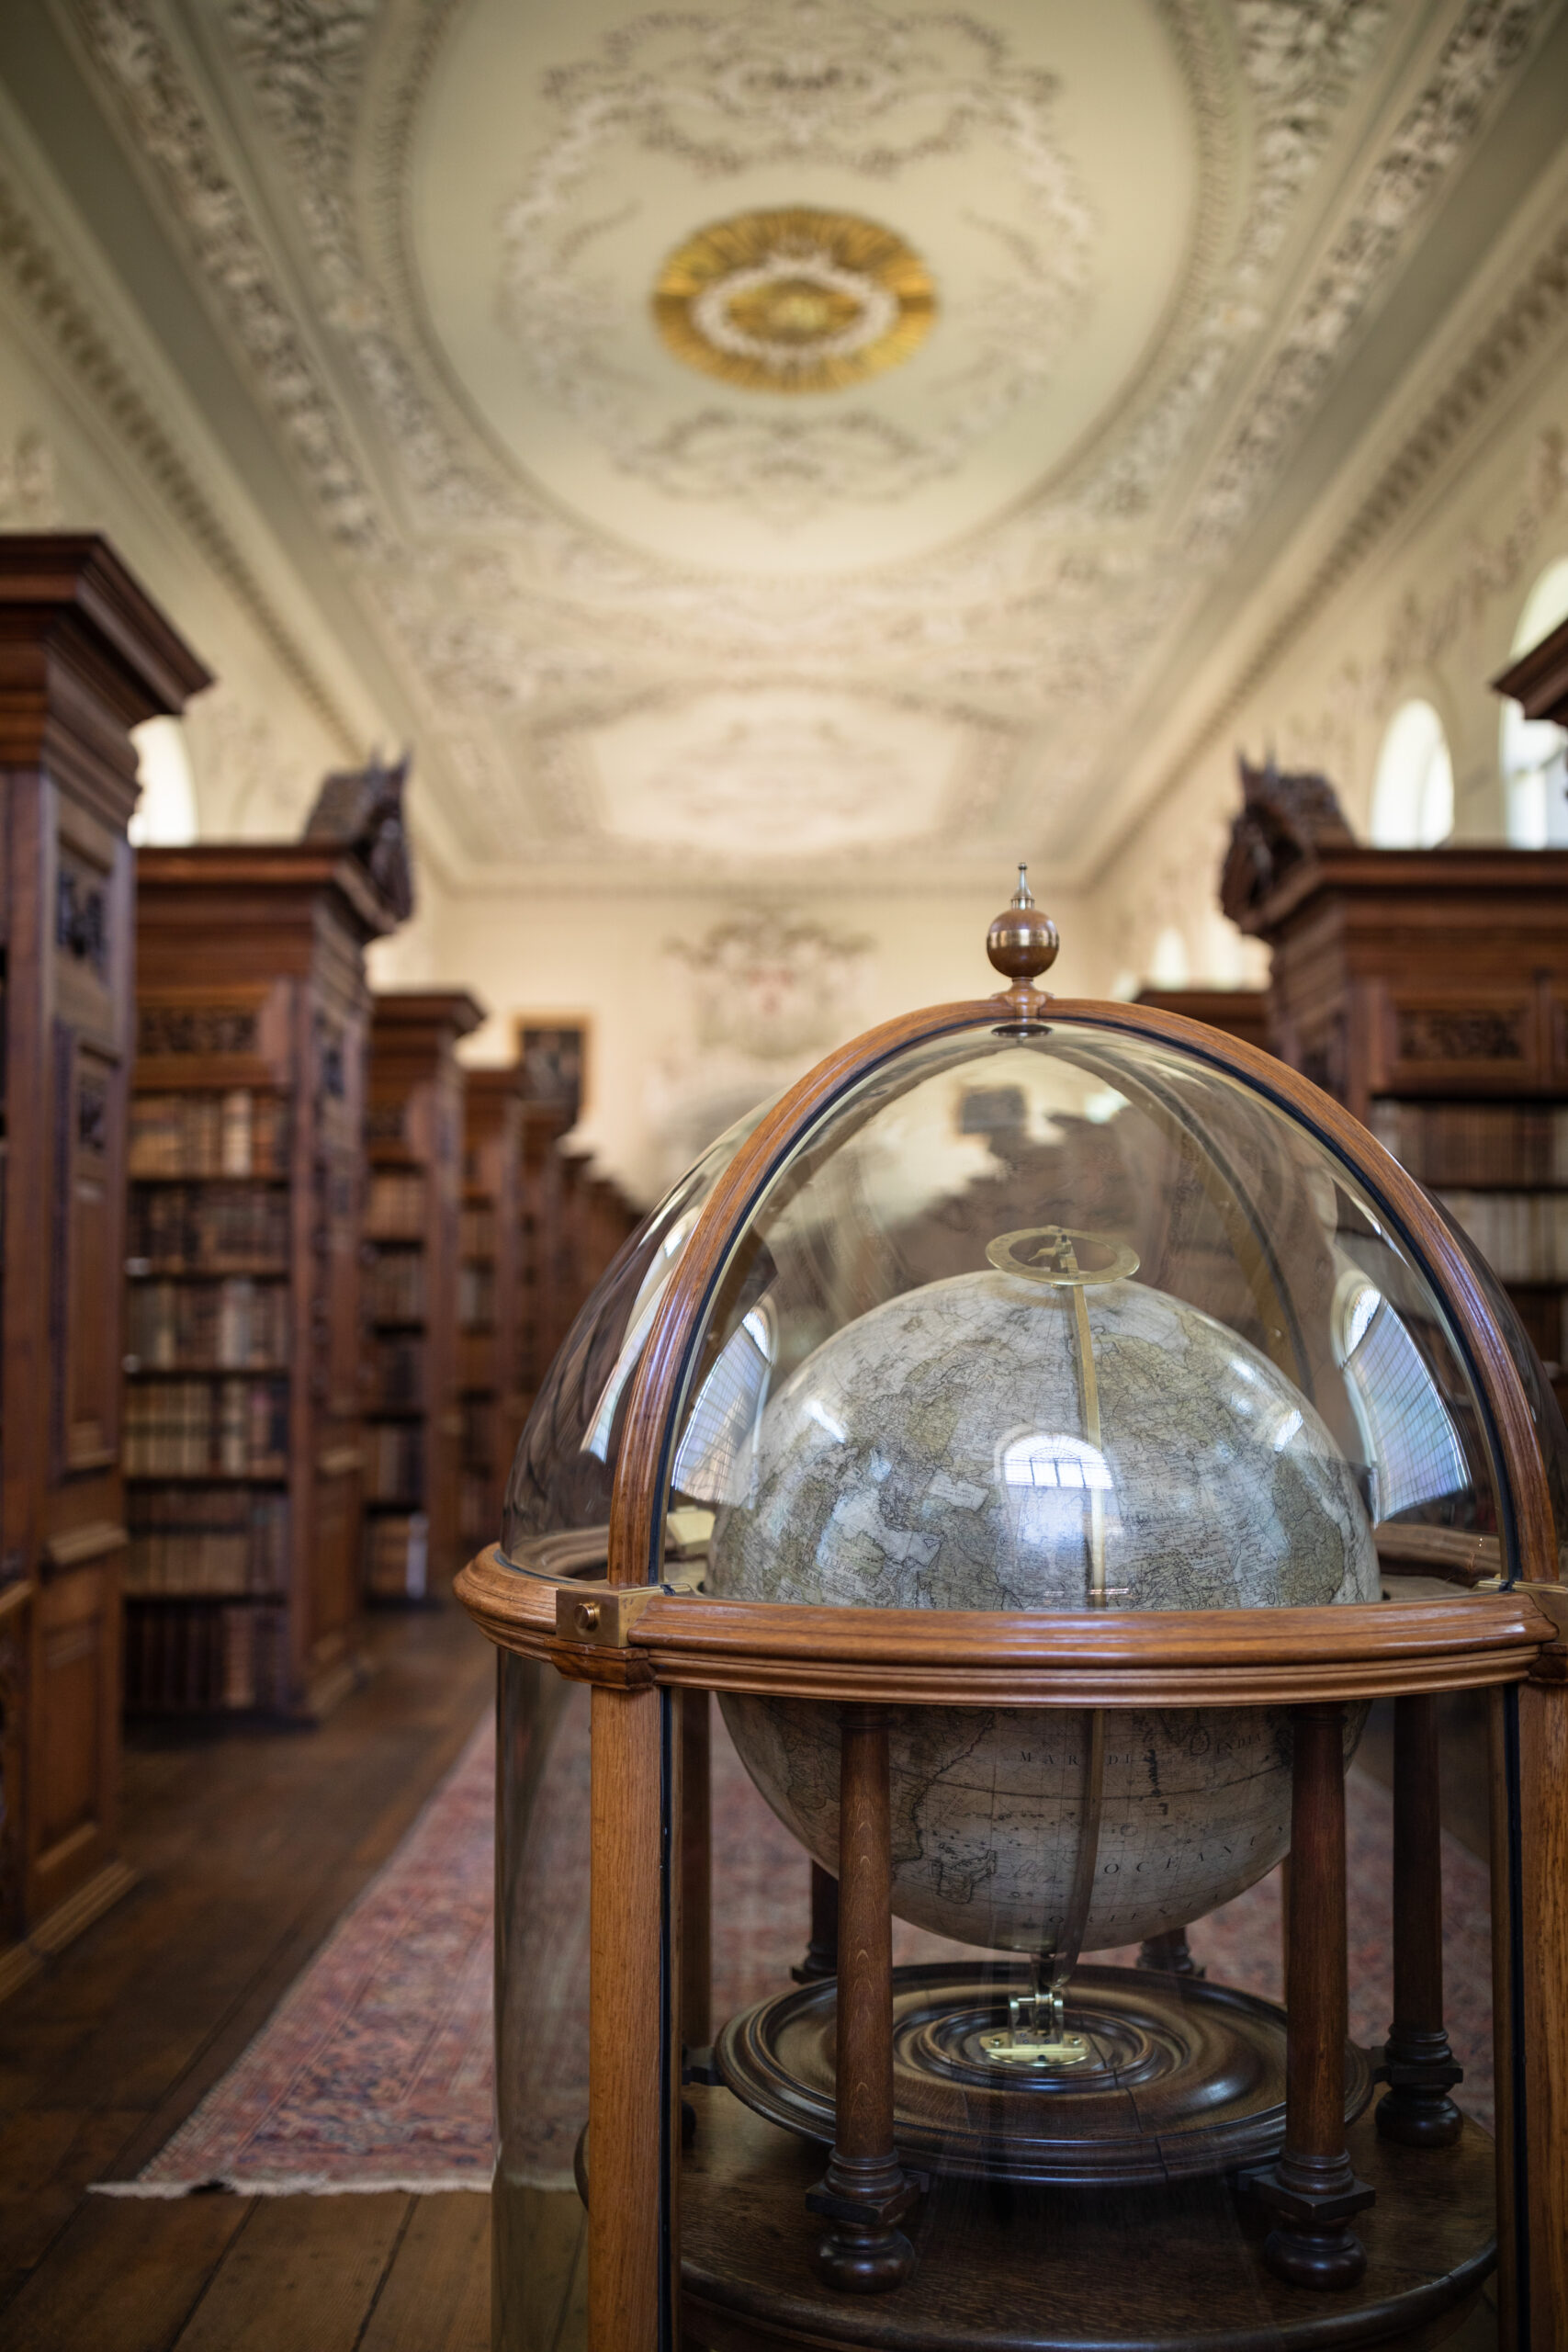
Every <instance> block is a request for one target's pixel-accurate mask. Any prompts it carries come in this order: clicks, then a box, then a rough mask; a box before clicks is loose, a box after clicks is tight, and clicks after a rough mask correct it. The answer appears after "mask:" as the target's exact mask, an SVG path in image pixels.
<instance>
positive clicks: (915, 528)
mask: <svg viewBox="0 0 1568 2352" xmlns="http://www.w3.org/2000/svg"><path fill="white" fill-rule="evenodd" d="M601 18H602V19H603V21H602V22H601ZM416 141H417V162H416V167H415V170H414V172H413V175H412V207H411V210H410V214H409V220H410V226H411V232H412V233H411V247H410V249H411V254H412V269H413V273H414V276H415V278H416V280H417V290H418V296H419V300H420V305H421V307H422V309H423V313H424V315H425V317H426V318H427V319H428V321H429V323H430V330H431V333H432V334H433V335H434V339H435V341H436V343H437V345H438V346H439V351H440V355H441V357H442V361H443V364H444V365H445V367H446V370H447V372H448V375H449V378H450V380H451V381H452V382H453V384H454V385H455V386H456V387H457V390H458V392H459V394H460V396H461V397H462V398H463V399H464V401H466V402H467V403H468V406H469V409H470V412H471V413H472V415H473V416H474V418H475V419H476V421H477V422H479V424H480V425H481V427H482V429H483V430H484V431H485V433H486V434H487V435H489V436H490V438H491V442H492V444H493V446H494V447H496V448H498V449H499V450H501V451H502V452H504V453H505V454H506V455H508V456H509V457H510V458H512V459H513V462H514V463H515V464H516V465H517V467H518V468H519V469H521V470H522V471H523V472H524V473H525V475H527V476H528V477H529V478H530V479H531V480H534V481H540V482H546V483H547V484H548V485H549V489H550V492H551V493H552V495H553V496H554V497H555V498H557V499H558V500H560V501H562V502H564V503H566V505H567V506H568V507H569V508H570V509H571V510H572V511H573V512H574V513H575V514H576V515H578V516H580V517H581V519H582V520H583V521H584V522H586V523H587V524H589V525H590V526H593V527H595V528H598V529H601V530H604V531H607V532H610V533H612V534H614V535H615V537H618V538H621V539H624V540H630V541H632V542H633V543H634V544H635V545H636V546H637V547H638V548H642V549H643V550H645V551H646V552H647V553H648V554H649V555H652V556H656V557H661V558H664V559H666V560H669V559H675V560H679V561H680V562H681V563H682V564H683V565H689V564H691V563H693V562H698V563H702V564H704V565H707V566H711V567H714V568H716V569H721V570H724V571H737V572H746V571H767V572H771V573H773V574H775V575H776V574H777V573H779V572H780V571H787V572H789V573H791V574H794V575H801V574H807V573H816V574H818V575H821V574H823V573H830V572H834V571H850V570H859V569H862V568H863V567H864V565H865V564H866V561H867V560H868V555H874V560H877V561H879V562H897V561H902V560H908V559H909V558H910V557H912V556H919V555H923V554H927V553H929V552H931V550H933V549H935V548H940V547H942V545H944V544H945V543H947V542H949V541H951V540H953V538H955V537H960V536H962V535H964V534H965V533H967V532H972V531H974V530H976V529H977V528H981V527H983V526H986V525H987V524H989V523H991V522H993V521H994V520H995V519H996V518H997V517H998V515H1000V514H1002V513H1003V512H1004V511H1005V510H1006V509H1007V508H1008V507H1010V506H1011V505H1013V504H1015V503H1018V502H1020V501H1021V500H1024V499H1026V498H1028V497H1030V496H1032V495H1033V494H1036V493H1037V492H1039V490H1040V489H1041V487H1042V486H1043V484H1044V483H1045V482H1047V481H1049V480H1050V478H1051V477H1052V475H1053V474H1054V473H1055V472H1056V471H1057V470H1058V469H1060V468H1061V467H1062V466H1063V465H1064V464H1065V463H1066V462H1067V461H1068V460H1069V459H1070V458H1072V457H1073V456H1074V455H1075V454H1076V453H1077V452H1078V451H1080V450H1081V449H1082V447H1084V446H1085V444H1086V442H1087V441H1089V440H1090V439H1092V438H1093V436H1094V435H1095V434H1096V433H1097V431H1099V430H1100V428H1101V427H1102V426H1103V424H1105V422H1106V420H1107V418H1108V416H1109V415H1110V414H1111V413H1114V411H1115V410H1116V408H1117V407H1118V404H1119V403H1120V402H1121V401H1122V399H1123V398H1124V397H1125V395H1126V393H1127V391H1128V389H1129V387H1130V385H1131V384H1132V383H1133V382H1134V380H1135V379H1136V378H1137V376H1138V374H1139V372H1140V370H1141V369H1142V368H1143V367H1144V366H1145V364H1146V361H1147V359H1148V356H1149V354H1150V351H1151V348H1152V347H1153V345H1155V343H1156V339H1157V336H1158V334H1159V330H1160V327H1161V324H1162V322H1163V321H1164V320H1165V318H1166V315H1167V312H1168V309H1169V306H1170V304H1171V301H1172V299H1173V293H1174V292H1176V291H1179V289H1180V288H1182V287H1183V286H1184V284H1185V282H1186V278H1187V275H1188V273H1189V270H1190V265H1191V262H1192V257H1193V241H1194V229H1195V223H1196V220H1197V217H1198V198H1199V178H1200V171H1199V165H1200V141H1199V136H1198V126H1197V124H1196V122H1195V119H1194V115H1193V110H1192V106H1191V102H1190V95H1189V92H1188V89H1187V86H1186V85H1185V83H1184V81H1183V77H1182V74H1181V72H1180V70H1179V64H1178V61H1177V59H1176V57H1175V54H1174V52H1173V50H1172V46H1171V43H1170V41H1169V40H1168V38H1167V36H1166V33H1165V31H1164V28H1163V26H1162V20H1161V16H1160V12H1159V10H1158V9H1157V8H1156V6H1154V5H1152V0H1104V5H1103V6H1100V7H1097V8H1095V9H1093V10H1085V9H1083V8H1081V7H1075V6H1071V5H1070V0H1013V5H1010V6H1009V5H1001V6H991V7H989V8H988V9H987V13H986V15H985V17H983V18H982V17H977V16H969V15H964V14H958V13H955V12H949V11H936V10H917V11H912V12H910V13H908V14H896V13H894V12H891V11H888V10H885V9H882V8H878V7H874V6H861V7H844V8H839V7H830V6H822V5H817V4H816V0H804V5H797V6H791V7H783V8H772V9H768V8H761V9H760V8H758V7H756V6H743V7H739V8H729V9H726V10H719V9H715V10H712V11H710V12H692V13H687V12H681V13H679V14H676V13H673V12H671V13H662V12H660V13H657V14H656V13H649V14H648V15H645V16H640V17H626V16H625V15H624V14H623V13H612V12H610V11H608V10H599V11H596V10H593V9H592V8H591V9H587V10H583V11H573V12H572V14H571V15H570V17H566V16H565V15H564V13H563V14H558V13H557V12H554V11H543V10H533V9H518V8H516V7H514V6H510V5H509V0H471V5H470V6H469V7H468V10H467V11H466V13H465V14H464V15H463V16H462V17H461V18H460V19H458V20H457V22H456V23H455V24H454V25H453V27H452V28H451V30H450V32H449V33H448V35H447V37H446V42H445V44H444V46H443V48H442V51H441V53H440V56H439V59H438V61H437V66H436V70H435V72H434V75H433V77H432V80H431V84H430V86H429V88H428V90H427V92H426V93H425V96H424V97H423V103H422V107H421V109H420V114H419V119H418V124H417V131H416ZM792 346H793V352H794V359H795V364H793V365H792ZM1069 357H1070V365H1068V364H1066V363H1067V361H1068V360H1069Z"/></svg>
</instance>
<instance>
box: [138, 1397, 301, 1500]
mask: <svg viewBox="0 0 1568 2352" xmlns="http://www.w3.org/2000/svg"><path fill="white" fill-rule="evenodd" d="M124 1453H125V1473H126V1476H127V1477H128V1478H182V1477H183V1478H208V1477H211V1476H214V1475H217V1476H222V1477H228V1478H255V1477H266V1478H281V1477H283V1476H286V1475H287V1472H288V1382H287V1381H286V1380H281V1379H272V1380H243V1379H231V1378H223V1379H219V1380H211V1379H194V1380H149V1381H146V1382H142V1383H138V1384H135V1385H132V1386H130V1387H129V1388H128V1389H127V1390H126V1395H125V1433H124Z"/></svg>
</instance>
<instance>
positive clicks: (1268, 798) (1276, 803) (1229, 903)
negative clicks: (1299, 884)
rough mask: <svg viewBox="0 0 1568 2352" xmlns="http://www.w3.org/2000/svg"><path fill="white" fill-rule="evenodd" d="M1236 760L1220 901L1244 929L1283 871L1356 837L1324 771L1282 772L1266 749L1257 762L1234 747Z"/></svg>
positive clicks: (1250, 924) (1346, 845)
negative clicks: (1236, 804) (1235, 798)
mask: <svg viewBox="0 0 1568 2352" xmlns="http://www.w3.org/2000/svg"><path fill="white" fill-rule="evenodd" d="M1236 765H1237V767H1238V768H1239V770H1240V772H1241V789H1242V807H1241V809H1240V812H1239V814H1238V815H1237V816H1236V818H1235V822H1234V823H1233V824H1232V826H1231V838H1230V847H1229V849H1228V850H1227V851H1226V853H1225V862H1224V866H1223V868H1222V869H1221V873H1220V905H1221V908H1222V910H1224V913H1225V914H1226V915H1228V916H1229V918H1230V920H1231V922H1234V923H1235V924H1237V925H1238V926H1239V927H1240V928H1241V929H1242V930H1243V931H1247V930H1250V929H1251V928H1252V927H1253V921H1254V919H1255V918H1256V916H1257V914H1258V910H1260V909H1261V907H1262V906H1263V904H1264V903H1265V901H1266V900H1267V899H1269V898H1270V897H1271V896H1272V895H1273V893H1274V891H1275V890H1276V889H1277V888H1279V886H1280V883H1281V882H1282V881H1283V880H1284V878H1285V876H1287V875H1288V874H1290V873H1292V871H1293V870H1294V868H1295V867H1297V866H1298V865H1303V864H1304V863H1307V862H1309V861H1311V860H1314V859H1315V858H1317V857H1318V856H1320V855H1321V854H1322V853H1323V852H1324V851H1325V850H1329V849H1349V848H1350V847H1351V846H1352V845H1353V843H1354V840H1355V836H1354V835H1353V834H1352V832H1351V831H1350V828H1349V826H1348V824H1347V823H1346V821H1345V812H1344V810H1343V809H1341V808H1340V806H1339V800H1338V796H1337V794H1336V792H1335V789H1334V786H1332V785H1331V784H1330V783H1329V781H1328V779H1327V777H1326V776H1323V775H1307V774H1302V775H1286V774H1285V773H1283V772H1282V771H1281V770H1280V768H1279V767H1278V766H1277V765H1276V763H1275V760H1274V755H1273V753H1272V752H1270V753H1269V757H1268V758H1267V759H1266V760H1265V761H1264V763H1263V765H1262V766H1261V767H1254V766H1252V765H1251V763H1249V761H1248V760H1247V757H1246V755H1245V754H1244V753H1239V752H1238V754H1237V756H1236Z"/></svg>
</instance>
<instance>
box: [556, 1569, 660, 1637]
mask: <svg viewBox="0 0 1568 2352" xmlns="http://www.w3.org/2000/svg"><path fill="white" fill-rule="evenodd" d="M659 1592H660V1587H659V1586H658V1585H656V1584H571V1585H567V1586H564V1587H563V1588H562V1589H561V1590H560V1591H558V1593H557V1594H556V1638H557V1640H558V1641H562V1642H574V1643H581V1645H584V1646H585V1647H587V1648H589V1649H597V1650H624V1649H625V1648H626V1644H627V1643H628V1642H629V1641H630V1639H631V1630H632V1627H633V1626H634V1625H635V1624H636V1623H637V1619H638V1618H639V1617H640V1616H641V1615H642V1612H643V1611H644V1610H645V1609H646V1608H647V1607H648V1604H649V1601H650V1600H657V1598H658V1596H659Z"/></svg>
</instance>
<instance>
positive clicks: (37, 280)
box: [0, 176, 364, 758]
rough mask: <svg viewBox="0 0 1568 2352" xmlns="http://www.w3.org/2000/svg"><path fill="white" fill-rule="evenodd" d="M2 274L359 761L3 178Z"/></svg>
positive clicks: (313, 673) (340, 716) (270, 607)
mask: <svg viewBox="0 0 1568 2352" xmlns="http://www.w3.org/2000/svg"><path fill="white" fill-rule="evenodd" d="M0 274H3V275H4V277H5V278H6V281H7V283H8V284H9V285H10V286H11V288H12V289H13V290H14V292H15V293H16V295H17V298H18V300H20V301H21V302H22V303H23V304H24V306H25V307H26V309H27V310H28V312H29V313H30V314H31V316H32V318H33V320H34V322H35V323H36V325H37V326H38V327H39V330H40V331H41V332H42V334H44V335H45V337H46V338H47V340H48V341H49V342H50V344H51V345H52V346H53V348H54V350H55V352H56V354H57V356H58V357H59V359H60V360H61V361H62V362H63V364H64V366H65V368H67V370H68V371H69V373H70V376H71V379H72V380H73V382H74V383H77V384H79V385H81V386H82V388H83V389H84V390H85V391H86V392H87V393H89V394H90V395H91V397H92V399H93V400H94V401H95V402H96V405H97V407H98V409H99V411H100V412H101V413H102V414H103V415H104V416H105V418H106V419H107V422H108V424H110V425H111V426H112V427H113V429H114V432H115V433H116V435H118V439H119V441H120V443H121V444H122V446H123V447H126V448H127V449H129V450H130V454H131V456H132V457H133V458H135V460H136V462H137V463H138V465H140V466H141V469H143V471H144V473H145V474H146V476H147V478H148V480H149V481H150V482H151V483H152V487H153V488H154V489H155V490H156V492H157V493H158V495H159V497H160V498H161V499H162V500H163V501H164V503H165V505H166V506H167V507H168V509H169V512H170V513H171V515H174V517H175V519H176V520H177V521H178V522H179V523H180V524H181V526H183V527H184V529H185V530H186V531H187V532H188V533H189V535H190V537H191V538H192V540H193V541H194V543H195V545H196V546H197V548H199V549H200V550H201V553H202V554H203V556H204V557H205V558H206V560H207V561H208V562H209V564H210V565H211V566H212V569H213V571H215V572H216V573H217V575H218V577H219V578H220V580H221V581H223V582H224V583H225V584H226V585H227V586H228V587H229V589H230V590H231V592H232V594H234V596H235V597H236V598H237V600H238V601H239V603H240V604H241V605H243V608H244V610H245V611H246V612H247V613H248V614H249V615H250V616H251V619H252V620H253V621H254V624H255V627H256V629H257V631H258V632H259V634H260V636H261V637H262V639H263V640H264V641H265V644H266V645H268V646H269V647H270V648H271V650H272V651H273V653H274V654H275V655H276V659H277V662H278V663H279V665H280V667H281V668H282V670H283V672H284V674H285V675H286V676H287V677H288V678H289V679H291V680H292V682H293V683H294V684H295V685H296V686H297V687H298V688H299V692H300V694H301V695H303V697H304V699H305V701H306V703H307V704H308V705H309V706H310V709H311V710H313V711H314V712H315V714H316V716H317V717H318V718H320V719H321V723H322V725H323V726H324V727H325V728H326V729H327V730H328V732H329V734H330V735H331V736H332V738H333V742H334V743H336V744H337V746H338V748H339V749H340V751H341V752H343V753H344V755H345V756H346V757H349V758H358V757H359V756H360V754H361V752H362V751H363V748H364V747H363V745H362V743H361V741H360V739H359V734H358V730H357V729H355V727H354V726H353V724H352V723H351V721H350V720H349V718H348V717H347V714H346V713H345V712H344V709H343V707H342V706H341V704H340V703H339V702H338V700H337V697H336V696H335V695H333V692H332V690H331V688H330V687H329V686H328V685H327V684H326V683H325V681H324V679H323V678H322V677H321V673H320V672H319V671H318V670H317V668H316V665H315V663H314V662H312V661H311V660H310V656H309V655H308V654H307V653H306V651H305V650H304V648H303V646H302V645H301V644H300V643H299V639H297V638H296V636H295V634H294V632H293V630H292V629H291V628H289V626H288V622H287V621H286V620H285V619H284V617H283V616H282V614H281V613H280V612H279V611H278V609H277V607H276V605H275V604H274V603H273V601H272V598H271V597H270V596H269V595H268V594H267V592H266V590H265V588H264V587H263V586H262V584H261V582H260V581H259V580H258V578H257V577H256V574H255V572H254V571H253V569H252V568H251V565H250V564H249V562H248V561H247V560H246V559H245V557H244V556H243V554H242V553H241V550H240V548H239V546H238V544H237V542H236V541H235V539H234V537H232V535H231V532H230V531H229V529H228V527H227V526H226V525H225V524H224V522H223V521H222V519H221V517H220V515H219V512H218V509H217V507H216V506H215V504H214V503H213V502H212V500H211V499H210V498H209V496H208V494H207V492H206V491H204V490H203V489H202V487H201V485H200V484H199V483H198V481H197V479H196V476H195V474H194V473H193V472H192V470H191V469H190V467H189V466H188V465H187V464H186V459H185V458H183V457H182V455H181V454H180V451H179V449H178V448H177V447H176V446H175V442H174V440H173V438H172V437H171V435H170V434H169V433H168V432H167V431H166V430H165V428H164V424H163V422H162V421H161V419H160V417H159V415H158V413H157V411H156V409H155V408H154V406H153V404H152V400H151V398H150V397H149V396H148V395H147V394H146V393H145V392H143V390H141V387H140V386H139V385H138V384H137V383H136V382H135V380H134V379H133V377H132V374H131V371H130V366H129V364H128V363H127V362H126V360H125V359H124V358H123V357H122V356H121V355H120V354H119V353H118V352H117V351H116V350H115V348H114V347H113V345H112V344H111V343H110V341H109V338H108V335H107V332H106V330H105V328H104V327H103V325H102V323H101V322H100V320H99V317H98V315H97V314H96V310H95V308H94V307H93V306H92V305H90V304H89V303H88V302H86V301H85V300H83V299H82V297H81V295H80V294H79V293H78V291H77V289H76V288H75V287H74V286H73V283H72V282H71V279H70V277H69V276H68V275H67V272H66V269H65V266H64V265H63V263H62V261H61V260H60V258H59V256H58V255H57V254H55V253H54V251H53V250H52V248H51V246H50V245H49V244H48V243H47V242H46V240H45V238H44V235H43V232H42V231H41V230H40V228H39V224H38V222H37V221H36V220H34V218H33V216H32V214H31V213H30V211H29V210H28V209H27V207H26V205H25V204H24V202H23V200H22V198H21V196H20V195H19V193H18V192H17V189H16V188H15V187H12V185H11V184H10V182H9V181H8V180H6V178H4V177H3V176H0ZM194 708H195V706H193V709H194Z"/></svg>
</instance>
